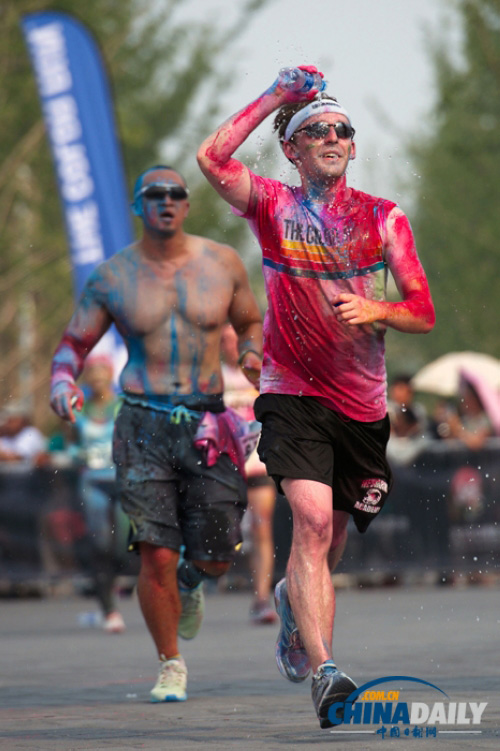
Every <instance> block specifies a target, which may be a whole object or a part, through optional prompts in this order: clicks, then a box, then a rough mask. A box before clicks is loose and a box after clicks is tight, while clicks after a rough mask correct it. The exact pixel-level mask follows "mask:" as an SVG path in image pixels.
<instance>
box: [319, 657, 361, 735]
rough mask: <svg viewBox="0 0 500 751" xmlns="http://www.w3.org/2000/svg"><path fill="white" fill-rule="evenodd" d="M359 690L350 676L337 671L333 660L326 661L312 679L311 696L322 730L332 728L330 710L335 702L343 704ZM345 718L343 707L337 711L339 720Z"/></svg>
mask: <svg viewBox="0 0 500 751" xmlns="http://www.w3.org/2000/svg"><path fill="white" fill-rule="evenodd" d="M356 688H357V686H356V684H355V683H354V681H353V680H352V679H351V678H349V676H348V675H346V674H345V673H342V671H340V670H338V669H337V666H336V665H335V663H334V661H333V660H326V661H325V662H324V663H323V664H322V665H320V666H319V668H318V669H317V671H316V672H315V674H314V675H313V679H312V686H311V694H312V700H313V704H314V708H315V710H316V714H317V715H318V720H319V724H320V727H321V728H331V727H333V726H334V723H333V722H331V720H330V719H329V717H328V710H329V709H330V707H331V706H332V704H335V702H343V701H345V700H346V699H347V697H348V696H349V695H350V694H351V693H352V692H353V691H354V690H355V689H356ZM343 716H344V711H343V709H342V707H339V708H338V709H337V718H338V719H339V720H341V719H342V717H343Z"/></svg>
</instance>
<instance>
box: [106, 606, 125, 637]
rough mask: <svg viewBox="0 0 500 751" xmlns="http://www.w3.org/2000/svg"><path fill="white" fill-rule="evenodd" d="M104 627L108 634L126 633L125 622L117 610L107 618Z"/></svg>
mask: <svg viewBox="0 0 500 751" xmlns="http://www.w3.org/2000/svg"><path fill="white" fill-rule="evenodd" d="M102 627H103V629H104V630H105V631H107V632H108V634H121V633H123V631H125V622H124V620H123V618H122V615H121V613H119V612H118V611H117V610H115V611H114V612H113V613H110V614H109V615H108V616H106V618H105V620H104V623H103V624H102Z"/></svg>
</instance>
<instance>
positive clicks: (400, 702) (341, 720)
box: [328, 675, 488, 738]
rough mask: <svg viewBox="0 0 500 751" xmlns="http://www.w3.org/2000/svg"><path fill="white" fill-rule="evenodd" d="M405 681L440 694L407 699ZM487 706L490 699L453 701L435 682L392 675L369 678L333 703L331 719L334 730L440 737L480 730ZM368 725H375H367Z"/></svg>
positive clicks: (472, 732)
mask: <svg viewBox="0 0 500 751" xmlns="http://www.w3.org/2000/svg"><path fill="white" fill-rule="evenodd" d="M402 683H404V684H405V685H406V688H411V687H412V685H411V684H413V687H415V684H419V688H422V687H423V686H424V687H427V688H429V689H432V692H433V693H435V692H437V693H438V694H439V696H438V697H435V698H436V700H430V701H426V702H423V701H405V700H404V696H403V689H401V684H402ZM388 684H393V685H396V686H397V688H391V687H390V686H389V685H388ZM487 706H488V704H487V702H473V701H460V702H456V701H451V700H450V697H449V696H448V694H447V693H445V692H444V691H443V690H442V689H440V688H439V687H438V686H435V685H434V684H433V683H429V682H428V681H423V680H421V679H420V678H412V677H410V676H407V675H391V676H386V677H384V678H378V679H377V680H374V681H369V682H368V683H365V684H363V685H362V686H360V687H359V688H357V689H356V690H355V691H353V692H352V693H351V694H350V696H348V697H347V699H346V700H345V701H343V702H336V703H335V704H332V706H331V707H330V709H329V710H328V719H329V720H330V722H331V723H332V724H333V725H334V726H335V729H334V730H332V731H331V732H332V733H351V734H356V733H372V734H374V735H379V736H381V737H382V738H385V737H388V738H399V737H407V738H408V737H410V738H430V737H434V738H437V736H438V735H444V734H446V735H449V734H452V733H454V734H457V733H460V734H480V733H481V732H482V731H481V730H480V727H479V726H480V724H481V718H482V716H483V712H484V710H485V709H486V707H487ZM361 725H363V726H364V729H361V727H360V726H361ZM366 726H373V727H372V728H371V729H366ZM347 728H348V729H347Z"/></svg>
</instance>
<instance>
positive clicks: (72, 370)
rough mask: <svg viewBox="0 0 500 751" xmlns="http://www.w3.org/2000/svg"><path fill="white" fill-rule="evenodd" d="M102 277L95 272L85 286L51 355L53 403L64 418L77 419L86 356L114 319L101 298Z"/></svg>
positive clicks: (51, 396)
mask: <svg viewBox="0 0 500 751" xmlns="http://www.w3.org/2000/svg"><path fill="white" fill-rule="evenodd" d="M102 291H103V280H102V278H101V276H100V274H99V272H98V271H97V272H94V273H93V274H92V276H91V277H90V278H89V280H88V282H87V284H86V285H85V288H84V290H83V293H82V296H81V298H80V301H79V303H78V305H77V307H76V310H75V312H74V314H73V317H72V318H71V321H70V322H69V324H68V326H67V327H66V329H65V331H64V333H63V335H62V338H61V341H60V342H59V345H58V347H57V349H56V351H55V353H54V357H53V359H52V371H51V388H50V405H51V407H52V409H53V410H54V412H56V414H58V415H59V417H62V418H63V420H69V422H72V423H74V422H75V421H76V419H75V415H74V413H73V407H74V408H75V409H77V410H81V408H82V406H83V392H82V391H81V389H79V388H78V386H77V385H76V381H77V379H78V377H79V375H80V374H81V372H82V370H83V366H84V362H85V358H86V356H87V355H88V353H89V352H90V350H91V349H92V348H93V347H94V346H95V345H96V344H97V342H98V341H99V339H101V337H102V336H103V335H104V334H105V333H106V331H107V330H108V329H109V327H110V325H111V323H112V319H111V316H110V315H109V312H108V310H107V309H106V307H105V306H104V305H103V302H102V298H103V295H102Z"/></svg>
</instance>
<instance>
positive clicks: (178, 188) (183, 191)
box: [140, 185, 189, 201]
mask: <svg viewBox="0 0 500 751" xmlns="http://www.w3.org/2000/svg"><path fill="white" fill-rule="evenodd" d="M140 194H141V195H143V196H144V198H147V199H148V201H163V200H164V199H165V197H166V196H168V197H169V198H171V199H172V201H184V200H185V199H186V198H187V197H188V195H189V190H188V189H187V188H183V187H182V185H150V186H146V187H145V188H143V189H142V190H141V191H140Z"/></svg>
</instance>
